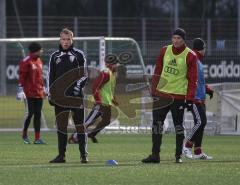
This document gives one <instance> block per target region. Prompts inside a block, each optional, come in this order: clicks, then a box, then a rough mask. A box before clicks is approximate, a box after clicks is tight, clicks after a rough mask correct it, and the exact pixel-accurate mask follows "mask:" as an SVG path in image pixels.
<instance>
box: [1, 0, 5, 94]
mask: <svg viewBox="0 0 240 185" xmlns="http://www.w3.org/2000/svg"><path fill="white" fill-rule="evenodd" d="M0 25H1V26H0V38H6V0H0ZM0 72H1V76H0V87H1V88H0V95H6V45H5V43H0Z"/></svg>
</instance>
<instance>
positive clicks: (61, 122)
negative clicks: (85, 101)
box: [55, 105, 87, 157]
mask: <svg viewBox="0 0 240 185" xmlns="http://www.w3.org/2000/svg"><path fill="white" fill-rule="evenodd" d="M70 112H71V114H72V118H73V121H74V124H75V127H76V131H77V134H78V142H79V151H80V154H81V157H86V156H87V149H86V148H87V137H86V134H85V132H84V127H83V120H84V109H80V108H63V107H60V106H57V105H56V106H55V116H56V125H57V134H58V151H59V154H60V155H65V152H66V146H67V126H68V118H69V114H70Z"/></svg>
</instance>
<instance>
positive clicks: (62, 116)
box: [49, 28, 88, 163]
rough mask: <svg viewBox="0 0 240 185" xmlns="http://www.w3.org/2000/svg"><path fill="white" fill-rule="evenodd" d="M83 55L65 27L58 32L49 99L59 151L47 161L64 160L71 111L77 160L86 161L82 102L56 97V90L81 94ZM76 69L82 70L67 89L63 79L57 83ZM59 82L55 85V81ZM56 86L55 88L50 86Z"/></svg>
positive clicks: (84, 67)
mask: <svg viewBox="0 0 240 185" xmlns="http://www.w3.org/2000/svg"><path fill="white" fill-rule="evenodd" d="M85 65H86V59H85V56H84V54H83V52H82V51H81V50H78V49H76V48H74V47H73V32H72V31H71V30H69V29H67V28H64V29H63V30H62V31H61V33H60V46H59V50H57V51H55V52H54V53H52V55H51V57H50V61H49V93H50V94H49V102H50V104H52V105H54V107H55V116H56V125H57V135H58V152H59V154H58V155H57V157H56V158H54V159H53V160H51V161H50V163H64V162H65V152H66V146H67V126H68V117H69V114H70V112H71V115H72V117H73V121H74V124H75V127H76V130H77V134H78V141H79V151H80V161H81V163H87V162H88V159H87V151H86V145H87V143H86V142H87V137H86V134H85V133H84V128H83V127H82V124H83V121H84V108H83V105H82V104H81V105H77V106H76V105H73V106H71V105H66V102H64V101H66V99H64V98H63V99H62V100H61V99H60V100H58V101H56V99H57V95H58V94H64V96H66V97H75V98H76V100H77V98H78V99H79V98H83V94H82V88H83V87H84V85H85V83H86V80H87V72H86V66H85ZM75 69H79V71H83V73H82V75H81V76H80V77H79V79H75V81H74V82H73V83H71V84H68V87H67V88H66V89H62V86H63V83H62V82H64V81H62V82H61V83H59V81H60V80H61V78H63V77H64V76H66V75H67V74H71V73H72V72H73V71H74V70H75ZM56 84H58V85H56ZM54 85H55V86H56V87H55V89H54V88H53V86H54Z"/></svg>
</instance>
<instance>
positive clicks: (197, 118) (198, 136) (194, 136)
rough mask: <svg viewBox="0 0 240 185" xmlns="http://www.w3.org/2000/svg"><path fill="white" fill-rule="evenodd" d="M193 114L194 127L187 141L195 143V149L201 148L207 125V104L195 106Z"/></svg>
mask: <svg viewBox="0 0 240 185" xmlns="http://www.w3.org/2000/svg"><path fill="white" fill-rule="evenodd" d="M191 112H192V115H193V119H194V127H193V128H192V130H191V132H190V134H189V136H188V137H187V139H188V140H189V141H191V142H193V143H194V146H195V147H201V145H202V139H203V133H204V128H205V126H206V124H207V116H206V106H205V104H193V109H192V111H191Z"/></svg>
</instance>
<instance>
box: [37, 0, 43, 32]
mask: <svg viewBox="0 0 240 185" xmlns="http://www.w3.org/2000/svg"><path fill="white" fill-rule="evenodd" d="M37 9H38V37H42V30H43V29H42V0H38V7H37Z"/></svg>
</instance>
